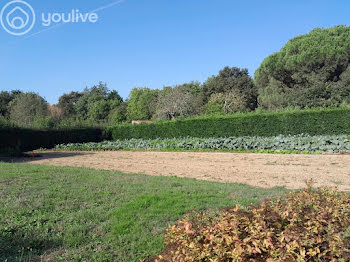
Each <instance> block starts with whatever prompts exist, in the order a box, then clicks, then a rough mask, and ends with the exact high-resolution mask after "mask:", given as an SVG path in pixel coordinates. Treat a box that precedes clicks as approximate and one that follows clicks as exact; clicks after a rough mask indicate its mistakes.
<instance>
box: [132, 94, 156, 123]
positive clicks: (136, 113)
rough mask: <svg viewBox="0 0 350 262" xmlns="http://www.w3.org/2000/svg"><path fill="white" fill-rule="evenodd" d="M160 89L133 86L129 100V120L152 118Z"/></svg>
mask: <svg viewBox="0 0 350 262" xmlns="http://www.w3.org/2000/svg"><path fill="white" fill-rule="evenodd" d="M158 93H159V90H151V89H149V88H133V89H132V90H131V92H130V95H129V98H128V100H127V104H128V106H127V109H126V110H127V117H128V120H129V121H131V120H150V119H152V117H153V115H154V114H155V109H156V102H157V97H158Z"/></svg>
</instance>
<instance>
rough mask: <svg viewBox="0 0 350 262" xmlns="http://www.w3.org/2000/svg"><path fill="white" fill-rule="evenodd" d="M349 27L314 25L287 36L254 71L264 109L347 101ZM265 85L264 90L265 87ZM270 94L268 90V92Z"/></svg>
mask: <svg viewBox="0 0 350 262" xmlns="http://www.w3.org/2000/svg"><path fill="white" fill-rule="evenodd" d="M349 50H350V27H346V26H336V27H334V28H329V29H320V28H319V29H315V30H312V31H311V32H310V33H309V34H307V35H301V36H298V37H295V38H293V39H292V40H290V41H289V42H288V43H287V44H286V45H285V46H284V47H283V48H282V49H281V51H280V52H278V53H275V54H273V55H271V56H269V57H267V58H266V59H265V60H264V62H263V63H262V64H261V66H260V67H259V69H258V70H257V71H256V73H255V83H256V85H257V87H258V88H259V89H260V91H259V92H260V96H259V104H260V105H261V106H262V107H264V108H267V109H270V108H272V109H273V108H276V107H277V108H283V107H285V106H286V105H287V106H298V107H301V108H311V107H338V106H340V105H341V104H342V103H343V102H347V103H349V101H350V67H349V65H350V64H349V62H350V52H349ZM265 89H267V90H265ZM271 92H273V93H272V94H271V96H269V95H268V94H269V93H271Z"/></svg>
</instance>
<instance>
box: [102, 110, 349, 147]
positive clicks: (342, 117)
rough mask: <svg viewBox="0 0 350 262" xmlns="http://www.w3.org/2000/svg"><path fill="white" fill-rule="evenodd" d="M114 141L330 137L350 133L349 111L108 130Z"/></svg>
mask: <svg viewBox="0 0 350 262" xmlns="http://www.w3.org/2000/svg"><path fill="white" fill-rule="evenodd" d="M108 132H110V133H111V136H112V138H113V140H119V139H131V138H143V139H156V138H178V137H242V136H261V137H269V136H278V135H281V134H282V135H298V134H309V135H331V134H348V133H350V109H349V108H341V109H312V110H295V111H288V112H279V113H247V114H236V115H232V116H212V117H201V118H194V119H185V120H175V121H164V122H158V123H154V124H149V125H138V126H137V125H136V126H133V125H130V124H124V125H118V126H114V127H109V128H108Z"/></svg>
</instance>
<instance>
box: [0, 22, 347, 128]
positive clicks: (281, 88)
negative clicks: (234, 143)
mask: <svg viewBox="0 0 350 262" xmlns="http://www.w3.org/2000/svg"><path fill="white" fill-rule="evenodd" d="M349 65H350V27H346V26H336V27H333V28H329V29H315V30H313V31H311V32H310V33H309V34H307V35H301V36H298V37H296V38H293V39H292V40H290V41H289V42H288V43H287V44H286V45H285V46H284V47H283V48H282V49H281V51H280V52H277V53H275V54H272V55H271V56H269V57H267V58H266V59H265V60H264V61H263V63H262V64H261V66H260V67H259V68H258V70H257V71H256V72H255V75H254V79H253V78H252V77H251V76H250V75H249V72H248V70H247V69H241V68H238V67H225V68H224V69H222V70H221V71H220V72H219V73H218V74H217V75H214V76H212V77H209V78H208V79H207V80H206V81H205V82H204V83H199V82H190V83H185V84H181V85H176V86H172V87H169V86H168V87H164V88H163V89H161V90H158V89H156V90H153V89H150V88H147V87H142V88H134V89H132V90H131V92H130V95H129V97H128V98H127V99H125V100H123V98H122V97H121V96H120V95H119V93H118V92H117V91H115V90H110V89H108V87H107V85H106V84H105V83H102V82H100V83H99V84H98V85H96V86H92V87H90V88H85V90H83V91H82V92H71V93H68V94H63V95H62V96H61V97H60V98H59V101H58V104H56V105H48V103H47V102H46V101H45V100H44V99H43V98H42V97H40V96H39V95H38V94H35V93H23V92H21V91H11V92H7V91H2V92H0V118H2V119H5V120H6V121H10V122H11V123H14V124H15V125H18V126H22V127H38V128H40V127H41V128H42V127H44V128H51V127H64V126H75V125H99V124H101V125H105V124H109V125H114V124H119V123H123V122H131V121H132V120H173V119H178V118H188V117H193V116H200V115H214V114H215V115H224V114H234V113H236V112H251V111H254V110H257V109H258V110H266V111H279V110H284V109H286V108H300V109H306V108H315V107H341V106H343V105H348V104H350V66H349ZM0 120H1V119H0Z"/></svg>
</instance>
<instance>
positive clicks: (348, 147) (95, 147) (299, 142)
mask: <svg viewBox="0 0 350 262" xmlns="http://www.w3.org/2000/svg"><path fill="white" fill-rule="evenodd" d="M56 149H57V150H71V151H107V150H122V149H124V150H128V149H137V150H140V149H141V150H143V149H146V150H149V149H152V150H228V151H259V150H263V152H267V151H268V152H270V151H271V152H275V153H279V152H280V153H284V152H292V153H298V152H303V153H316V152H329V153H338V152H350V139H349V137H348V136H346V135H338V136H308V135H296V136H277V137H228V138H191V137H188V138H174V139H153V140H152V139H130V140H117V141H104V142H100V143H80V144H79V143H78V144H61V145H57V146H56Z"/></svg>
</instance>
